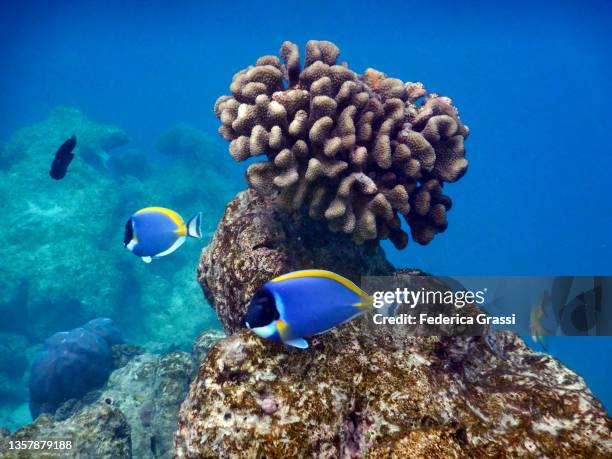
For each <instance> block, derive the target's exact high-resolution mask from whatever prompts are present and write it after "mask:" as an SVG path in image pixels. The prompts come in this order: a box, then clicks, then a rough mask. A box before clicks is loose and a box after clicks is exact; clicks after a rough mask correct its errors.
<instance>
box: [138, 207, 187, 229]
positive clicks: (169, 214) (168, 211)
mask: <svg viewBox="0 0 612 459" xmlns="http://www.w3.org/2000/svg"><path fill="white" fill-rule="evenodd" d="M142 212H159V213H160V214H164V215H165V216H166V217H168V218H169V219H170V220H172V221H173V222H174V224H175V225H176V226H178V227H179V228H181V227H182V226H185V222H184V221H183V219H182V218H181V216H180V215H179V214H177V213H176V212H175V211H173V210H172V209H166V208H165V207H145V208H144V209H140V210H139V211H137V212H136V213H137V214H140V213H142Z"/></svg>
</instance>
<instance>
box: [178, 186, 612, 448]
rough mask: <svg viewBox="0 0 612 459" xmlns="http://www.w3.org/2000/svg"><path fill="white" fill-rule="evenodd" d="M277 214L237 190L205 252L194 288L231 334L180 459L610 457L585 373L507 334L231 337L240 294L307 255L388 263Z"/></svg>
mask: <svg viewBox="0 0 612 459" xmlns="http://www.w3.org/2000/svg"><path fill="white" fill-rule="evenodd" d="M286 218H289V217H283V216H282V214H279V213H278V211H277V210H276V204H275V203H274V201H273V197H272V196H270V197H266V198H264V197H261V196H260V195H257V194H254V193H253V192H252V191H248V192H245V193H243V194H241V195H239V196H238V197H237V198H236V199H234V201H232V202H231V203H230V204H229V205H228V207H227V209H226V213H225V216H224V218H223V220H222V221H221V223H220V224H219V227H218V228H217V234H216V235H215V237H214V238H213V242H212V244H211V246H210V247H208V248H207V249H206V250H205V251H204V253H203V256H202V258H201V260H200V266H199V271H198V272H199V279H200V282H201V284H202V286H203V289H204V291H205V293H206V294H207V296H208V298H209V300H210V301H211V304H213V305H215V306H216V308H217V314H218V315H219V318H220V320H221V321H222V322H223V323H224V324H225V325H226V328H227V329H228V330H234V331H235V333H234V334H233V335H231V336H230V337H229V338H226V339H224V340H222V341H220V342H219V343H217V345H216V346H215V347H214V348H213V350H212V351H211V353H210V354H209V355H208V358H207V359H206V360H205V362H204V363H203V364H202V366H201V367H200V368H199V370H198V373H197V375H196V377H195V379H194V380H193V382H192V383H191V386H190V390H189V394H188V396H187V398H186V399H185V401H184V402H183V404H182V406H181V410H180V413H179V420H178V428H177V431H176V434H175V440H174V442H175V449H176V450H175V456H176V457H177V458H184V457H190V458H197V457H274V458H285V457H287V458H290V457H329V458H332V457H333V458H335V457H343V458H348V457H351V458H360V457H364V458H365V457H367V458H389V457H397V458H403V457H419V458H447V457H483V458H484V457H572V458H576V457H580V458H593V457H601V458H604V457H610V455H611V454H612V420H611V419H610V417H609V416H608V415H607V413H606V411H605V410H604V408H603V407H602V405H601V403H600V402H599V401H598V400H597V399H596V398H595V397H594V396H593V395H592V394H591V392H590V391H589V389H588V387H587V386H586V385H585V383H584V381H583V380H582V378H581V377H580V376H578V375H576V374H575V373H573V372H572V371H571V370H569V369H567V368H565V367H564V366H563V365H562V364H561V363H560V362H559V361H557V360H556V359H554V358H552V357H551V356H548V355H546V354H541V353H537V352H534V351H533V350H531V349H530V348H529V347H528V346H526V344H525V343H524V342H523V341H522V340H521V338H519V337H518V336H516V335H514V334H512V333H510V332H496V333H488V331H487V330H486V329H481V330H475V331H473V333H472V334H473V335H474V336H466V337H452V336H447V337H438V336H429V337H416V336H410V335H409V334H408V333H400V332H394V333H392V332H390V330H389V329H388V328H381V327H373V326H372V325H371V323H370V322H369V321H368V318H362V319H360V320H356V321H352V322H349V323H347V324H344V325H342V326H340V327H337V328H335V329H333V330H331V331H329V332H327V333H325V334H323V335H319V336H316V337H314V338H312V339H310V347H309V348H308V349H306V350H299V349H293V348H288V347H285V346H283V345H279V344H276V343H273V342H271V341H267V340H264V339H262V338H260V337H258V336H256V335H255V334H253V333H251V332H250V331H248V330H239V327H240V323H241V320H242V314H243V312H244V304H245V301H246V298H247V297H248V294H249V293H248V292H254V291H255V290H256V289H257V288H258V287H259V286H260V285H261V284H262V283H263V282H265V281H267V280H269V278H270V277H273V276H274V275H276V274H278V273H279V272H282V271H285V270H288V269H297V268H301V267H307V266H312V265H311V264H308V261H307V260H310V262H312V263H320V264H318V265H317V267H319V268H328V269H336V268H339V269H344V273H345V274H346V272H347V270H349V271H350V269H367V268H365V267H367V266H368V265H370V266H378V267H380V268H381V272H384V271H388V270H389V269H391V267H390V265H389V264H388V263H386V261H385V258H384V254H383V253H382V252H380V248H379V247H378V245H377V244H374V245H370V246H367V245H366V246H362V247H361V248H360V247H359V246H355V245H353V244H350V246H351V247H353V250H354V252H352V253H351V252H350V250H349V249H348V248H345V247H343V246H342V245H341V244H340V245H334V244H336V243H338V242H337V241H331V240H327V239H326V238H327V237H329V236H328V234H329V233H327V232H326V230H323V231H315V230H314V228H313V227H309V228H308V229H309V230H310V231H304V232H302V230H303V227H299V226H298V227H297V228H301V230H300V232H297V233H292V232H291V230H289V231H287V228H292V226H291V225H288V226H287V221H290V222H293V220H283V219H286ZM294 218H299V217H294ZM298 221H301V220H298ZM257 235H261V238H260V239H258V238H257ZM300 238H302V239H300ZM303 238H307V241H306V242H305V241H304V240H303ZM312 241H319V242H320V247H321V249H319V250H325V251H326V253H329V254H330V258H325V257H320V258H317V259H316V260H315V261H313V260H312V259H309V258H308V257H305V258H302V257H301V255H300V254H302V253H309V252H308V251H312V253H313V254H314V255H313V256H315V257H317V256H319V255H317V253H318V252H317V247H318V245H317V243H316V242H312ZM221 247H223V248H224V249H225V250H226V251H227V253H225V255H224V254H223V253H222V251H221V250H220V248H221ZM323 247H325V248H324V249H323ZM365 248H367V250H369V252H367V253H365V252H362V251H363V250H364V249H365ZM302 250H305V252H302ZM333 253H336V257H333V256H331V255H332V254H333ZM288 260H289V261H288ZM369 261H372V263H371V264H369ZM302 263H304V264H302ZM362 266H363V267H364V268H359V267H362ZM351 267H353V268H351ZM402 273H404V274H405V273H406V271H402ZM415 273H416V274H421V273H418V272H415ZM349 274H350V273H349ZM355 274H356V272H353V273H352V275H355ZM420 279H421V281H422V279H423V278H422V276H420ZM432 282H434V280H433V278H432ZM419 285H423V284H422V283H420V284H419ZM433 288H437V287H436V286H434V285H432V289H433ZM236 330H237V331H236Z"/></svg>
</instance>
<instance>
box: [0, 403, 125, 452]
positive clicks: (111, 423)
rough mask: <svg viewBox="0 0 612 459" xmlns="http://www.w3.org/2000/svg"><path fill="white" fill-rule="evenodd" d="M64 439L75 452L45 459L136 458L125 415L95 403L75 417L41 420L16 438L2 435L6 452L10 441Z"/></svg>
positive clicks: (22, 431)
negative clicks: (68, 441)
mask: <svg viewBox="0 0 612 459" xmlns="http://www.w3.org/2000/svg"><path fill="white" fill-rule="evenodd" d="M45 439H64V440H71V441H72V449H71V450H70V451H63V452H62V453H59V452H57V453H49V454H45V455H44V456H42V457H61V458H85V457H87V458H90V457H91V458H94V457H95V458H100V459H123V458H125V459H128V458H131V457H132V446H131V437H130V426H129V425H128V423H127V420H126V418H125V416H124V415H123V413H122V412H121V411H120V410H118V409H117V408H113V407H112V406H110V405H108V404H106V403H95V404H93V405H90V406H88V407H86V408H85V409H84V410H82V411H80V412H79V413H77V414H75V415H74V416H72V417H70V418H68V419H66V420H63V421H55V420H54V419H53V418H52V417H51V416H50V415H48V414H45V415H43V416H40V417H39V418H38V419H37V420H36V421H35V422H33V423H32V424H29V425H28V426H26V427H24V428H23V429H20V430H18V431H17V432H15V433H14V434H13V435H10V434H9V433H8V432H7V431H4V432H2V431H0V441H1V442H2V446H3V448H5V447H6V445H7V444H8V441H9V440H13V441H18V440H26V441H27V440H45ZM0 452H2V457H3V458H7V459H10V458H18V457H19V458H26V457H32V458H35V457H41V453H40V452H31V451H30V452H28V451H23V452H21V453H17V452H8V451H6V450H3V451H0Z"/></svg>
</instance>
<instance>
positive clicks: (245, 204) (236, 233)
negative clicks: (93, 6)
mask: <svg viewBox="0 0 612 459" xmlns="http://www.w3.org/2000/svg"><path fill="white" fill-rule="evenodd" d="M276 198H277V194H276V193H274V192H272V193H269V194H268V195H266V196H264V195H262V194H259V193H257V192H256V191H254V190H246V191H243V192H241V193H238V195H237V196H236V197H235V198H234V199H233V200H232V201H231V202H230V203H229V204H228V205H227V207H226V209H225V213H224V215H223V218H222V219H221V222H220V223H219V225H218V226H217V230H216V232H215V234H214V236H213V238H212V241H211V242H210V244H209V245H208V246H207V247H206V248H205V249H204V250H203V251H202V256H201V258H200V263H199V265H198V281H199V282H200V285H201V286H202V289H203V290H204V294H205V296H206V298H207V300H208V301H209V303H210V304H211V305H212V306H213V307H214V308H215V310H216V311H217V317H218V318H219V320H220V321H221V323H222V324H223V326H224V327H225V329H226V330H227V331H229V332H235V331H237V330H239V329H241V328H243V323H242V318H243V316H244V313H245V311H246V307H247V305H248V302H249V300H250V299H251V297H252V296H253V294H254V293H255V291H256V290H257V288H259V287H260V286H261V285H263V284H264V283H265V282H267V281H268V280H270V279H272V278H274V277H276V276H278V275H280V274H283V273H286V272H289V271H294V270H297V269H307V268H321V267H325V268H326V269H329V270H331V271H335V272H336V273H338V274H340V275H342V276H345V277H347V278H348V279H351V280H352V281H354V282H357V283H359V282H360V280H361V276H367V275H370V276H376V275H379V276H384V275H388V274H391V273H392V272H393V266H391V264H390V263H389V262H388V261H387V259H386V258H385V255H384V252H383V250H382V249H381V248H380V246H379V245H378V243H372V242H370V243H367V244H363V245H361V246H356V245H355V244H353V242H352V241H351V240H350V239H349V238H347V237H346V236H345V235H342V234H336V233H331V232H328V231H326V230H324V228H323V227H322V223H321V222H317V221H314V220H312V219H310V218H308V217H307V216H305V215H302V214H300V213H294V214H287V213H286V212H284V211H283V210H282V209H281V208H280V207H279V205H278V204H277V199H276Z"/></svg>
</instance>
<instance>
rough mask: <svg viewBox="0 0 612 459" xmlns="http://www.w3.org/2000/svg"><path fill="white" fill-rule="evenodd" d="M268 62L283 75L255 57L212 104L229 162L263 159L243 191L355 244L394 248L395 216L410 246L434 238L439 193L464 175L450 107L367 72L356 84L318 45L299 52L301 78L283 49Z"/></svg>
mask: <svg viewBox="0 0 612 459" xmlns="http://www.w3.org/2000/svg"><path fill="white" fill-rule="evenodd" d="M279 54H280V56H281V58H282V60H283V63H281V61H280V60H279V59H278V58H277V57H276V56H263V57H260V58H259V59H258V60H257V62H256V65H255V66H250V67H248V68H246V69H244V70H241V71H240V72H238V73H237V74H236V75H234V78H233V80H232V84H231V86H230V90H231V92H232V95H231V96H222V97H220V98H219V99H218V100H217V102H216V104H215V114H216V115H217V117H218V118H219V119H220V120H221V122H222V125H221V127H220V128H219V132H220V133H221V135H223V137H225V139H227V140H229V141H231V143H230V153H231V155H232V156H233V158H234V159H236V160H237V161H244V160H246V159H248V158H250V157H252V156H259V155H266V156H267V161H264V162H258V163H254V164H251V165H250V166H249V168H248V170H247V180H248V182H249V184H250V186H251V187H253V188H255V189H256V190H258V191H260V192H264V193H266V192H269V191H271V190H272V189H280V200H281V203H282V204H283V206H284V207H285V208H286V209H287V210H298V209H301V208H302V207H303V206H307V207H308V213H309V215H310V216H311V217H313V218H326V219H327V220H328V222H329V228H330V229H331V230H332V231H343V232H344V233H346V234H350V235H352V238H353V240H354V241H355V242H356V243H363V242H364V241H367V240H372V239H391V241H392V242H393V244H394V245H395V246H396V247H398V248H403V247H405V246H406V244H407V242H408V235H407V234H406V233H405V232H404V231H403V230H402V229H401V223H400V219H399V216H398V214H402V215H403V216H404V218H405V220H406V222H407V223H408V225H409V226H410V228H411V233H412V237H413V239H414V240H415V241H416V242H418V243H420V244H427V243H429V242H430V241H431V240H432V238H433V237H434V236H435V235H436V234H437V233H439V232H442V231H444V230H445V229H446V227H447V221H446V212H447V211H448V210H449V209H450V207H451V200H450V198H449V197H447V196H445V195H444V194H443V192H442V186H443V183H444V182H454V181H456V180H458V179H459V178H461V177H462V176H463V174H464V173H465V171H466V169H467V160H466V159H465V157H464V156H465V151H464V147H463V142H464V139H465V138H466V137H467V135H468V128H467V126H465V125H464V124H462V123H461V121H460V119H459V115H458V112H457V109H456V108H455V107H454V106H453V103H452V101H451V99H449V98H448V97H442V96H439V95H438V94H435V93H427V91H426V90H425V88H424V87H423V85H422V84H421V83H404V82H402V81H401V80H398V79H396V78H389V77H387V76H386V75H385V74H384V73H382V72H379V71H377V70H374V69H367V70H366V72H365V74H364V75H363V76H362V75H358V74H356V73H355V72H353V71H351V70H350V69H349V68H348V67H347V66H346V65H337V64H336V60H337V58H338V54H339V50H338V48H337V47H336V46H335V45H334V44H333V43H330V42H328V41H309V42H308V44H307V46H306V59H305V67H304V68H303V69H302V68H301V66H300V56H299V51H298V47H297V46H296V45H295V44H293V43H291V42H288V41H286V42H285V43H283V45H282V47H281V49H280V53H279ZM418 101H420V102H418Z"/></svg>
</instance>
